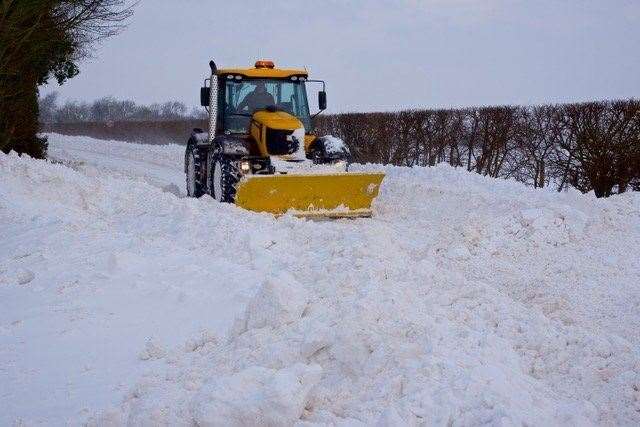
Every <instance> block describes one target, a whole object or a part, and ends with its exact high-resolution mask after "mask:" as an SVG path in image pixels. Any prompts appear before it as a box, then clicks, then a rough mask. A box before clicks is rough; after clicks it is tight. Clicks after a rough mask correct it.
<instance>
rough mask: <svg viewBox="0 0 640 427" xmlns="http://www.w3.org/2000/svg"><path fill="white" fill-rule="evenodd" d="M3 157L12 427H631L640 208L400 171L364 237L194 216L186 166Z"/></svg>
mask: <svg viewBox="0 0 640 427" xmlns="http://www.w3.org/2000/svg"><path fill="white" fill-rule="evenodd" d="M49 140H50V153H51V157H52V158H55V159H57V160H58V161H59V162H60V163H48V162H43V161H36V160H32V159H28V158H19V157H17V156H15V155H9V156H5V155H0V179H1V182H2V185H1V186H0V221H1V223H2V225H3V226H2V228H0V301H2V310H0V402H1V406H2V410H0V425H12V424H13V423H20V422H24V423H26V424H28V425H38V424H45V425H61V424H71V425H78V424H83V423H89V425H122V424H127V423H128V424H132V425H142V424H144V425H194V424H197V425H204V426H206V425H211V426H215V425H272V426H277V425H293V424H297V425H300V426H311V425H376V424H377V425H381V426H382V425H385V426H386V425H394V426H396V425H398V426H399V425H431V424H438V425H442V424H452V425H477V424H491V425H523V424H528V425H603V424H604V425H637V424H639V423H640V310H639V308H640V280H638V279H639V278H640V257H638V256H637V254H638V251H639V249H640V195H639V194H637V193H635V194H634V193H628V194H623V195H619V196H615V197H611V198H609V199H606V200H601V199H594V198H592V197H590V196H585V195H581V194H578V193H576V192H567V193H555V192H552V191H546V190H534V189H531V188H527V187H524V186H522V185H520V184H518V183H515V182H511V181H503V180H494V179H490V178H486V177H481V176H479V175H476V174H472V173H467V172H465V171H462V170H456V169H452V168H449V167H446V166H437V167H432V168H399V167H383V166H380V165H353V166H352V168H353V169H356V170H365V171H385V172H386V173H387V178H386V179H385V181H384V182H383V185H382V187H381V191H380V196H379V197H378V199H377V200H376V202H375V206H374V212H375V213H374V217H373V218H370V219H356V220H337V221H323V222H317V221H310V220H304V219H298V218H294V217H291V216H288V215H286V216H283V217H280V218H278V219H276V218H274V217H272V216H270V215H267V214H257V213H252V212H246V211H243V210H241V209H238V208H236V207H234V206H230V205H223V204H218V203H217V202H215V201H213V200H212V199H210V198H209V197H203V198H201V199H197V200H196V199H189V198H185V197H184V182H183V181H184V175H183V172H182V167H183V166H182V162H183V159H184V152H183V150H184V148H183V147H180V146H177V145H168V146H150V145H136V144H127V143H122V142H115V141H108V142H105V141H97V140H93V139H90V138H85V137H67V136H60V135H55V134H52V135H50V139H49Z"/></svg>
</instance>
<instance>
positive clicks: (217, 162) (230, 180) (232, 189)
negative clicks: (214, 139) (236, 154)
mask: <svg viewBox="0 0 640 427" xmlns="http://www.w3.org/2000/svg"><path fill="white" fill-rule="evenodd" d="M207 163H208V166H209V170H208V173H207V176H208V179H209V192H210V193H211V195H212V196H213V198H214V199H216V200H217V201H219V202H223V203H233V202H234V200H235V198H236V186H237V185H238V181H240V171H239V170H238V167H237V165H236V162H235V161H233V160H232V159H230V158H229V157H227V156H225V155H223V154H215V155H212V156H211V160H210V161H209V162H207Z"/></svg>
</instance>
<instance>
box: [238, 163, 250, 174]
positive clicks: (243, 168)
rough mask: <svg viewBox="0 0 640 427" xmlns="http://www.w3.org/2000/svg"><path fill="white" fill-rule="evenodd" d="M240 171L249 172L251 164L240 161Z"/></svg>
mask: <svg viewBox="0 0 640 427" xmlns="http://www.w3.org/2000/svg"><path fill="white" fill-rule="evenodd" d="M240 170H241V171H242V173H249V172H251V162H249V161H248V160H243V161H241V162H240Z"/></svg>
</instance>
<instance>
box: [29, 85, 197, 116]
mask: <svg viewBox="0 0 640 427" xmlns="http://www.w3.org/2000/svg"><path fill="white" fill-rule="evenodd" d="M39 104H40V122H41V123H43V124H50V123H83V122H94V123H103V122H122V121H176V120H182V119H189V120H191V119H203V118H206V112H205V111H204V109H202V108H192V109H189V108H188V107H187V106H186V105H185V104H184V103H182V102H179V101H168V102H163V103H156V104H151V105H140V104H136V103H135V102H134V101H129V100H124V101H123V100H118V99H115V98H113V97H104V98H100V99H98V100H96V101H93V102H82V101H66V102H64V103H63V104H60V105H59V104H58V93H57V92H52V93H49V94H47V95H46V96H44V97H42V98H40V100H39Z"/></svg>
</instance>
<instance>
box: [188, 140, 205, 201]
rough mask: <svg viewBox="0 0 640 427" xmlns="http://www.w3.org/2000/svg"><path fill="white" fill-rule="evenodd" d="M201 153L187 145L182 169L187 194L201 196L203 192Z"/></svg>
mask: <svg viewBox="0 0 640 427" xmlns="http://www.w3.org/2000/svg"><path fill="white" fill-rule="evenodd" d="M201 156H202V153H201V152H200V150H198V149H197V148H195V147H193V146H192V145H189V146H187V151H186V153H185V156H184V171H185V175H186V185H187V196H189V197H201V196H202V195H203V194H204V193H205V192H204V185H203V183H202V167H203V166H202V160H203V159H201Z"/></svg>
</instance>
